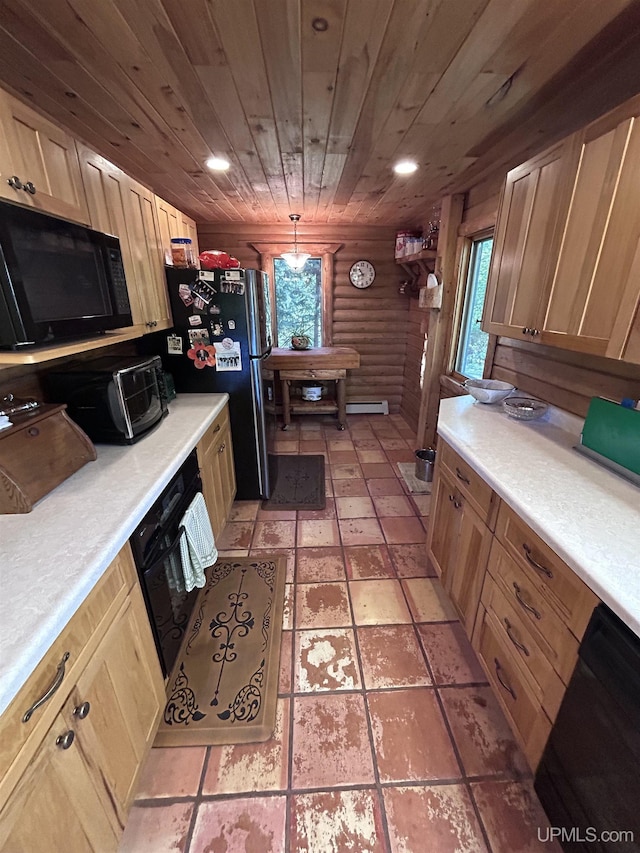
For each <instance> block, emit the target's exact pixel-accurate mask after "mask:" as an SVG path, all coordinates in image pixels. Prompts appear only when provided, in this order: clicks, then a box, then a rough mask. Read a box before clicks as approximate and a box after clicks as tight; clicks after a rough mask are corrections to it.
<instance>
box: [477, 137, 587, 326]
mask: <svg viewBox="0 0 640 853" xmlns="http://www.w3.org/2000/svg"><path fill="white" fill-rule="evenodd" d="M574 160H575V141H574V140H573V138H569V139H568V140H565V141H563V142H562V143H559V144H557V145H554V146H553V148H550V149H549V150H548V151H546V152H544V153H543V154H541V155H539V156H538V157H536V158H534V159H533V160H530V161H529V162H528V163H525V164H524V165H522V166H519V167H518V168H516V169H513V170H512V171H511V172H509V174H508V175H507V179H506V183H505V187H504V190H503V194H502V200H501V204H500V211H499V214H498V223H497V227H496V237H495V242H494V247H493V256H492V257H493V260H492V264H491V271H490V274H489V286H488V293H487V300H486V303H485V311H484V316H483V323H482V328H483V329H485V331H487V332H490V333H492V334H496V335H506V336H507V337H517V338H522V339H525V340H531V339H532V338H533V337H534V332H535V331H536V330H539V328H540V327H541V322H542V317H543V311H544V306H545V304H546V295H547V293H548V292H549V287H550V280H551V274H552V271H553V269H552V259H553V258H554V246H555V244H556V243H557V240H558V237H559V234H558V227H557V226H558V222H561V221H562V219H563V214H564V210H566V206H567V204H568V198H569V188H570V178H569V174H570V173H571V170H572V164H573V162H574Z"/></svg>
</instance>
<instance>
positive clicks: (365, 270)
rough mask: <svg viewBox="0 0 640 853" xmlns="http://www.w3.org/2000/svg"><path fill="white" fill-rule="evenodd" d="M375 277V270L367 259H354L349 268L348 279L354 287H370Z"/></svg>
mask: <svg viewBox="0 0 640 853" xmlns="http://www.w3.org/2000/svg"><path fill="white" fill-rule="evenodd" d="M375 277H376V271H375V269H374V267H373V264H372V263H370V262H369V261H356V262H355V264H354V265H353V266H352V267H351V269H350V270H349V280H350V281H351V284H352V285H353V286H354V287H360V288H364V287H371V285H372V284H373V280H374V278H375Z"/></svg>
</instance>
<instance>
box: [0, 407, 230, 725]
mask: <svg viewBox="0 0 640 853" xmlns="http://www.w3.org/2000/svg"><path fill="white" fill-rule="evenodd" d="M227 400H228V395H227V394H180V395H179V396H178V398H177V399H176V400H174V401H172V402H171V403H170V404H169V415H168V416H167V417H166V418H164V420H163V421H162V423H161V424H160V426H159V427H157V429H156V430H155V431H154V432H152V433H150V434H149V435H147V436H145V437H144V438H143V439H141V440H140V441H139V442H138V443H137V444H134V445H130V446H125V447H122V446H117V445H107V444H98V445H96V450H97V452H98V458H97V459H96V461H95V462H89V463H88V464H87V465H85V466H84V467H83V468H81V469H80V470H79V471H77V472H76V473H75V474H73V476H71V477H69V479H68V480H65V482H64V483H62V484H61V485H60V486H58V488H57V489H54V490H53V491H52V492H50V493H49V494H48V495H46V496H45V497H44V498H42V500H40V501H39V502H38V503H37V504H36V506H35V507H34V508H33V510H32V511H31V512H30V513H25V514H21V515H3V516H0V713H2V712H3V711H4V710H5V708H6V707H7V705H8V704H9V703H10V702H11V700H12V699H13V697H14V696H15V695H16V693H17V692H18V690H19V689H20V688H21V687H22V685H23V684H24V682H25V681H26V680H27V678H28V677H29V675H30V673H31V672H32V671H33V669H34V668H35V667H36V665H37V664H38V662H39V661H40V660H41V659H42V657H43V656H44V654H45V653H46V652H47V650H48V649H49V647H50V646H51V644H52V643H53V641H54V640H55V639H56V637H57V636H58V634H59V633H60V631H61V630H62V629H63V628H64V627H65V625H66V624H67V622H68V621H69V619H70V618H71V617H72V616H73V614H74V613H75V612H76V610H77V609H78V607H79V606H80V605H81V604H82V602H83V601H84V600H85V598H86V597H87V595H88V594H89V593H90V592H91V590H92V589H93V587H94V586H95V584H96V583H97V581H98V580H99V579H100V578H101V577H102V575H103V573H104V571H105V570H106V569H107V567H108V566H109V564H110V563H111V562H112V560H113V559H114V558H115V556H116V554H117V553H118V552H119V551H120V549H121V548H122V546H123V545H124V544H125V542H126V541H127V539H128V538H129V537H130V535H131V534H132V533H133V531H134V529H135V527H136V526H137V524H138V523H139V522H140V520H141V519H142V517H143V515H144V514H145V512H146V511H147V510H148V509H149V507H150V506H151V505H152V504H153V502H154V501H155V499H156V498H157V497H158V495H159V494H160V492H161V491H162V489H163V488H164V486H165V485H166V484H167V483H168V482H169V480H170V479H171V477H172V476H173V474H175V472H176V471H177V470H178V468H179V467H180V465H181V463H182V462H183V461H184V460H185V459H186V457H187V456H188V454H189V453H190V451H191V450H193V448H194V447H195V445H196V444H197V443H198V441H199V440H200V438H201V437H202V435H203V434H204V432H205V430H206V429H207V427H208V426H209V424H210V423H211V422H212V421H213V420H214V419H215V418H216V416H217V415H218V414H219V413H220V411H221V410H222V409H223V408H224V405H225V403H226V402H227Z"/></svg>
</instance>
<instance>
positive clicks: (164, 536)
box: [129, 450, 202, 675]
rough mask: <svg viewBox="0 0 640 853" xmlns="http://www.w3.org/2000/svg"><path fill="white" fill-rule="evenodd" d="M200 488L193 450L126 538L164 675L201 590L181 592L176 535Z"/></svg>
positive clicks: (178, 549) (169, 668)
mask: <svg viewBox="0 0 640 853" xmlns="http://www.w3.org/2000/svg"><path fill="white" fill-rule="evenodd" d="M201 491H202V481H201V479H200V470H199V468H198V458H197V456H196V452H195V450H194V451H193V452H192V453H190V454H189V456H188V457H187V459H186V460H185V461H184V463H183V464H182V466H181V467H180V469H179V470H178V471H177V473H176V474H174V476H173V477H172V479H171V481H170V482H169V484H168V485H167V486H166V487H165V488H164V489H163V491H162V494H161V495H160V497H158V498H157V500H156V501H155V503H154V504H153V506H152V507H151V509H150V510H149V511H148V512H147V514H146V515H145V517H144V518H143V519H142V521H141V522H140V524H139V525H138V527H136V529H135V530H134V532H133V535H132V537H131V539H130V540H129V541H130V542H131V550H132V551H133V559H134V561H135V564H136V568H137V570H138V575H139V577H140V585H141V587H142V594H143V596H144V600H145V604H146V605H147V612H148V614H149V621H150V622H151V630H152V631H153V637H154V640H155V642H156V648H157V650H158V657H159V658H160V664H161V665H162V670H163V672H164V674H165V675H169V674H170V673H171V669H172V667H173V664H174V662H175V659H176V657H177V656H178V652H179V650H180V645H181V643H182V639H183V637H184V632H185V630H186V628H187V623H188V622H189V617H190V616H191V613H192V612H193V607H194V605H195V602H196V598H197V597H198V593H199V592H200V590H199V589H197V588H196V589H193V590H192V591H191V592H186V591H185V589H184V584H183V583H181V582H180V574H181V569H182V562H181V560H180V539H181V538H182V536H183V533H184V528H183V527H181V524H180V522H181V520H182V517H183V515H184V513H185V511H186V509H187V507H188V506H189V504H190V503H191V501H192V500H193V498H194V497H195V496H196V494H197V493H198V492H201ZM176 581H177V582H176Z"/></svg>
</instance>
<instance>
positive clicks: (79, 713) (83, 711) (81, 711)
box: [73, 702, 91, 720]
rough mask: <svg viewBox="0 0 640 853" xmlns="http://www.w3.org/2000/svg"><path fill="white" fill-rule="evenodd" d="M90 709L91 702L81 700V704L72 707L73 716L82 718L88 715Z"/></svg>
mask: <svg viewBox="0 0 640 853" xmlns="http://www.w3.org/2000/svg"><path fill="white" fill-rule="evenodd" d="M90 710H91V703H90V702H83V703H82V704H81V705H78V706H76V707H75V708H74V709H73V716H74V717H77V718H78V719H79V720H84V718H85V717H88V716H89V711H90Z"/></svg>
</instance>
